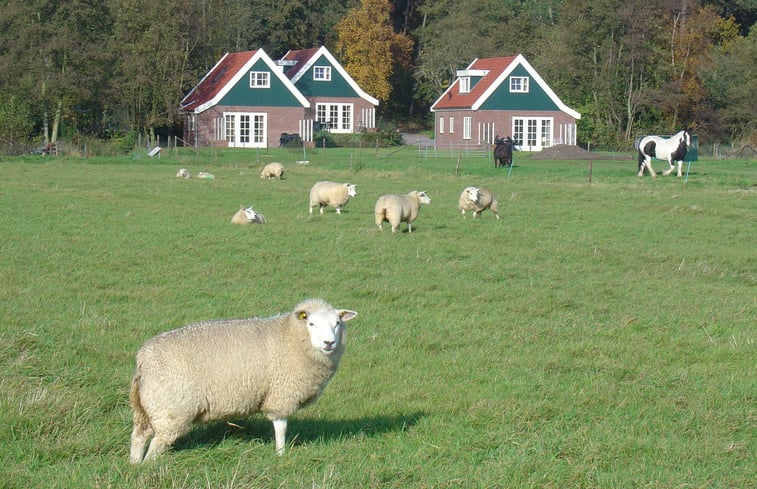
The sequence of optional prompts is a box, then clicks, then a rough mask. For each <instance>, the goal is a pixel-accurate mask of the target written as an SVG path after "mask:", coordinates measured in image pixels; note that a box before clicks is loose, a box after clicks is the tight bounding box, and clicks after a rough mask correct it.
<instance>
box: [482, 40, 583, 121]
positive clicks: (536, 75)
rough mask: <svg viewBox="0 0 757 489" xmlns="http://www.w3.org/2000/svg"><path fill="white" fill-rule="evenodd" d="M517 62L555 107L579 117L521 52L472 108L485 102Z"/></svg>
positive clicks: (576, 117) (575, 117)
mask: <svg viewBox="0 0 757 489" xmlns="http://www.w3.org/2000/svg"><path fill="white" fill-rule="evenodd" d="M518 64H522V65H523V67H524V68H525V69H526V71H527V72H528V74H529V75H531V78H532V79H534V80H535V81H536V83H537V84H538V85H539V86H540V87H541V88H542V90H544V93H546V94H547V96H548V97H549V98H550V99H551V100H552V102H554V103H555V105H557V107H558V108H559V109H560V110H561V111H563V112H565V113H566V114H568V115H569V116H571V117H573V118H574V119H576V120H578V119H580V118H581V114H579V113H578V112H576V111H575V110H573V109H571V108H570V107H568V106H567V105H565V104H564V103H563V102H562V100H560V97H558V96H557V94H556V93H555V92H554V91H552V89H551V88H549V85H547V82H545V81H544V79H543V78H542V77H541V76H539V73H537V72H536V70H535V69H534V67H533V66H531V64H530V63H529V62H528V61H526V58H524V57H523V55H522V54H519V55H518V56H516V57H515V59H514V60H513V62H512V63H510V65H509V66H508V67H507V68H506V69H505V70H504V71H503V72H502V73H501V74H500V75H499V76H498V77H497V79H496V80H495V81H494V82H493V83H492V84H491V85H490V86H489V88H488V89H487V90H486V91H485V92H484V93H483V94H482V95H481V97H479V99H478V100H476V102H475V103H474V104H473V107H472V109H473V110H478V109H479V108H480V107H481V105H482V104H483V103H484V102H486V100H487V99H488V98H489V97H490V96H491V95H492V93H494V91H495V90H496V89H497V88H498V87H499V86H500V85H501V84H502V82H504V81H505V80H506V79H507V77H508V76H510V73H512V72H513V70H514V69H515V67H516V66H518Z"/></svg>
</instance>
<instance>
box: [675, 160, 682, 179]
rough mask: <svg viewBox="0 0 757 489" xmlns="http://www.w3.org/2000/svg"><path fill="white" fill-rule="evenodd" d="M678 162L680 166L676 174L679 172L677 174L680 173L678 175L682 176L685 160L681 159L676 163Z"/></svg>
mask: <svg viewBox="0 0 757 489" xmlns="http://www.w3.org/2000/svg"><path fill="white" fill-rule="evenodd" d="M676 164H677V166H678V172H677V173H676V174H677V175H678V176H679V177H680V176H682V175H681V168H682V167H683V161H679V162H678V163H676Z"/></svg>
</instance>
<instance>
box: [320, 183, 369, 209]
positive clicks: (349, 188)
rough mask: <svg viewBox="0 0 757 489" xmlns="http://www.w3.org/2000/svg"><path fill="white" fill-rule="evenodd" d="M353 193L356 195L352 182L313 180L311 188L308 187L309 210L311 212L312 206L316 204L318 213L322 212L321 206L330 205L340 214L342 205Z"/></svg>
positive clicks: (345, 203)
mask: <svg viewBox="0 0 757 489" xmlns="http://www.w3.org/2000/svg"><path fill="white" fill-rule="evenodd" d="M355 195H357V190H356V189H355V185H354V184H352V183H336V182H326V181H322V182H315V185H313V188H311V189H310V207H309V212H310V213H311V214H312V213H313V207H315V206H316V205H317V206H318V209H319V211H320V213H321V214H323V208H324V207H326V206H328V205H330V206H331V207H333V208H335V209H336V213H337V214H341V213H342V207H344V206H345V205H347V202H348V201H349V200H350V197H354V196H355Z"/></svg>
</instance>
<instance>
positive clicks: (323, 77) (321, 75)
mask: <svg viewBox="0 0 757 489" xmlns="http://www.w3.org/2000/svg"><path fill="white" fill-rule="evenodd" d="M313 80H315V81H331V66H314V67H313Z"/></svg>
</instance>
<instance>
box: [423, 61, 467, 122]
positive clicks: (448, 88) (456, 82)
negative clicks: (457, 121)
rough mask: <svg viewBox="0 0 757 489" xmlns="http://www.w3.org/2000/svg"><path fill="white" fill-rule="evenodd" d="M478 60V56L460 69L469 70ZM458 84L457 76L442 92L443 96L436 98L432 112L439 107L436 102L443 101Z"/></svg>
mask: <svg viewBox="0 0 757 489" xmlns="http://www.w3.org/2000/svg"><path fill="white" fill-rule="evenodd" d="M476 61H478V58H475V59H474V60H473V61H471V62H470V64H469V65H468V66H466V67H465V69H464V70H460V71H469V70H470V69H471V66H473V63H475V62H476ZM458 73H459V72H458ZM458 76H459V75H458ZM457 84H458V78H455V79H454V80H453V81H452V83H450V85H449V86H448V87H447V89H446V90H445V91H444V92H442V94H441V96H439V98H438V99H436V100H435V101H434V103H433V104H431V109H430V110H431V112H436V110H437V109H435V108H434V107H436V104H438V103H439V102H441V100H442V99H443V98H444V97H445V96H446V95H447V92H449V91H450V90H452V89H453V88H455V86H456V85H457ZM444 110H447V109H444Z"/></svg>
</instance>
